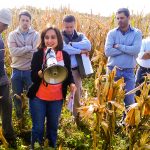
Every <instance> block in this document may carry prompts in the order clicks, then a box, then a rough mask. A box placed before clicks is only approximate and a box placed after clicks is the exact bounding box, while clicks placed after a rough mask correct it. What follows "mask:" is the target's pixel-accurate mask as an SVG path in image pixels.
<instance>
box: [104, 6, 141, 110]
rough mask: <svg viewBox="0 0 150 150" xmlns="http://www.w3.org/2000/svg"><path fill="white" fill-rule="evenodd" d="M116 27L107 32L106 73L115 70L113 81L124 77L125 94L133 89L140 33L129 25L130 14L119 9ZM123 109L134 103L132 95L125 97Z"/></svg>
mask: <svg viewBox="0 0 150 150" xmlns="http://www.w3.org/2000/svg"><path fill="white" fill-rule="evenodd" d="M116 17H117V21H118V27H117V28H115V29H112V30H111V31H109V33H108V35H107V38H106V43H105V55H106V56H107V57H108V63H107V71H111V70H112V69H113V68H114V67H115V66H116V68H117V73H116V78H115V80H118V79H120V78H121V77H124V80H125V83H126V85H125V90H126V92H128V91H130V90H132V89H134V88H135V75H134V68H135V66H136V57H137V56H138V53H139V51H140V48H141V42H142V33H141V31H140V30H139V29H136V28H133V27H131V25H130V24H129V20H130V12H129V10H128V9H127V8H120V9H119V10H118V11H117V13H116ZM124 103H125V107H126V108H128V106H129V105H131V104H133V103H135V100H134V94H131V95H127V96H125V99H124Z"/></svg>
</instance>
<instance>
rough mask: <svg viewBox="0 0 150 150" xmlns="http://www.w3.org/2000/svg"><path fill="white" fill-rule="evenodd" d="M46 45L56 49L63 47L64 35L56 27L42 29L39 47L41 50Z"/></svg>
mask: <svg viewBox="0 0 150 150" xmlns="http://www.w3.org/2000/svg"><path fill="white" fill-rule="evenodd" d="M46 47H51V48H53V49H54V50H55V51H58V50H62V49H63V39H62V35H61V33H60V31H59V29H57V28H56V27H49V28H46V29H45V30H43V31H42V33H41V42H40V45H39V47H38V49H39V50H41V49H44V48H46Z"/></svg>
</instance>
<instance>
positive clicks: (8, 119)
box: [0, 9, 16, 148]
mask: <svg viewBox="0 0 150 150" xmlns="http://www.w3.org/2000/svg"><path fill="white" fill-rule="evenodd" d="M11 18H12V14H11V12H10V10H8V9H1V10H0V112H1V117H2V131H3V135H4V136H5V138H6V140H7V142H8V143H9V144H10V146H11V147H12V146H13V147H14V148H16V143H15V140H16V139H15V135H14V131H13V126H12V101H11V99H10V95H9V81H8V77H7V74H6V71H5V67H4V66H5V65H4V55H5V48H4V42H3V39H2V36H1V33H2V32H3V31H4V30H6V29H7V28H8V25H10V23H11Z"/></svg>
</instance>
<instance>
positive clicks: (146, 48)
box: [136, 37, 150, 68]
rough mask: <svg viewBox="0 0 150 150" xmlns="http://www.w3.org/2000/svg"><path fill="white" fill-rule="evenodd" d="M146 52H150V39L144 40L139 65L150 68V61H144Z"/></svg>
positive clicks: (138, 60) (138, 59)
mask: <svg viewBox="0 0 150 150" xmlns="http://www.w3.org/2000/svg"><path fill="white" fill-rule="evenodd" d="M145 52H150V37H147V38H146V39H143V40H142V46H141V50H140V53H139V55H138V58H137V59H136V60H137V63H138V64H139V65H140V66H142V67H145V68H150V59H147V60H144V59H142V57H143V55H144V53H145Z"/></svg>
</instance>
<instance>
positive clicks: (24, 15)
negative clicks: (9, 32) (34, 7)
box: [19, 10, 31, 32]
mask: <svg viewBox="0 0 150 150" xmlns="http://www.w3.org/2000/svg"><path fill="white" fill-rule="evenodd" d="M30 26H31V14H30V13H29V12H28V11H27V10H22V11H21V12H20V13H19V27H20V29H21V30H22V31H23V32H26V31H28V30H29V28H30Z"/></svg>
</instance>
